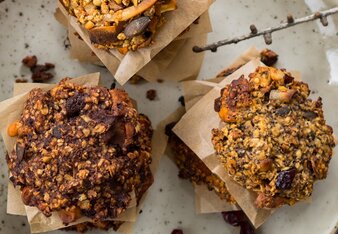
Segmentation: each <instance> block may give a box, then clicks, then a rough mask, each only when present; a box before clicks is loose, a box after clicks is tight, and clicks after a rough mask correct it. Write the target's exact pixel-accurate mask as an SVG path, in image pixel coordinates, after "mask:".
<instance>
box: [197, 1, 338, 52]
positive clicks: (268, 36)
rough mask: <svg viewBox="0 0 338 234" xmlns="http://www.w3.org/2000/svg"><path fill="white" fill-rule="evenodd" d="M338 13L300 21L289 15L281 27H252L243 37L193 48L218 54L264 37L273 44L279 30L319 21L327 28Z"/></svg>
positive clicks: (332, 11) (328, 12) (336, 9)
mask: <svg viewBox="0 0 338 234" xmlns="http://www.w3.org/2000/svg"><path fill="white" fill-rule="evenodd" d="M336 13H338V7H334V8H331V9H328V10H325V11H319V12H316V13H314V14H312V15H308V16H305V17H303V18H298V19H294V18H293V16H292V15H288V16H287V20H286V21H285V22H282V23H281V24H280V25H278V26H276V27H270V28H266V29H264V30H260V31H259V30H257V28H256V26H255V25H253V24H252V25H250V31H251V32H250V33H249V34H247V35H243V36H240V37H235V38H232V39H226V40H222V41H218V42H215V43H212V44H209V45H206V46H204V47H199V46H194V47H193V51H194V52H196V53H199V52H203V51H206V50H210V51H212V52H216V51H217V48H218V47H221V46H224V45H229V44H237V43H238V42H240V41H244V40H247V39H250V38H253V37H258V36H263V37H264V41H265V43H266V44H267V45H269V44H271V43H272V33H273V32H276V31H279V30H283V29H285V28H289V27H293V26H295V25H298V24H302V23H306V22H310V21H314V20H317V19H319V20H320V22H321V23H322V25H323V26H324V27H326V26H327V25H328V21H327V16H329V15H333V14H336Z"/></svg>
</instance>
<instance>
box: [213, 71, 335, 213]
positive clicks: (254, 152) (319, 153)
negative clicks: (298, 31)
mask: <svg viewBox="0 0 338 234" xmlns="http://www.w3.org/2000/svg"><path fill="white" fill-rule="evenodd" d="M309 94H310V90H309V87H308V85H307V84H305V83H303V82H300V81H295V80H294V78H293V77H292V75H291V74H290V73H289V72H287V71H285V70H279V69H276V68H272V67H259V68H257V70H256V71H255V72H254V73H252V74H250V75H249V79H246V78H245V77H244V76H242V77H240V78H239V79H237V80H234V81H233V82H231V84H229V85H227V86H226V87H225V88H224V89H222V91H221V96H220V97H219V98H217V99H216V100H215V111H216V112H218V114H219V117H220V119H221V120H222V124H221V127H220V128H219V129H213V130H212V142H213V144H214V147H215V150H216V154H217V156H218V157H219V158H220V159H221V160H222V162H223V164H224V167H225V169H226V170H227V172H228V173H229V175H230V177H231V178H232V179H233V180H235V181H236V182H238V183H239V184H241V185H242V186H244V187H245V188H247V189H249V190H252V191H254V192H256V193H257V194H258V197H257V200H256V204H257V206H258V207H260V208H275V207H279V206H281V205H284V204H289V205H292V204H294V203H296V202H298V201H301V200H304V199H307V198H308V197H310V196H311V193H312V190H313V184H314V182H315V181H317V180H321V179H324V178H325V177H326V175H327V171H328V166H329V162H330V159H331V157H332V151H333V150H332V149H333V147H334V146H335V142H334V137H333V130H332V128H331V127H330V126H328V125H326V122H325V119H324V116H323V110H322V101H321V98H319V99H318V100H317V101H312V100H311V99H309Z"/></svg>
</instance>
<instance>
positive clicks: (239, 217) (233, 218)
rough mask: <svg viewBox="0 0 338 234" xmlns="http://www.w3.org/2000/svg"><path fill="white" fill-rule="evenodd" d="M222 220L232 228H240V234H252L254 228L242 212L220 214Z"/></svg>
mask: <svg viewBox="0 0 338 234" xmlns="http://www.w3.org/2000/svg"><path fill="white" fill-rule="evenodd" d="M222 215H223V218H224V220H225V221H226V222H227V223H229V224H231V225H232V226H240V227H241V232H240V234H254V233H255V228H254V227H253V226H252V224H251V223H250V221H249V219H248V217H247V216H246V215H245V213H244V212H243V211H242V210H236V211H227V212H222Z"/></svg>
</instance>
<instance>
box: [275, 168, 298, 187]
mask: <svg viewBox="0 0 338 234" xmlns="http://www.w3.org/2000/svg"><path fill="white" fill-rule="evenodd" d="M295 175H296V168H291V169H289V170H286V171H281V172H279V173H278V176H277V180H276V188H277V189H280V190H284V189H290V188H291V186H292V181H293V179H294V178H295Z"/></svg>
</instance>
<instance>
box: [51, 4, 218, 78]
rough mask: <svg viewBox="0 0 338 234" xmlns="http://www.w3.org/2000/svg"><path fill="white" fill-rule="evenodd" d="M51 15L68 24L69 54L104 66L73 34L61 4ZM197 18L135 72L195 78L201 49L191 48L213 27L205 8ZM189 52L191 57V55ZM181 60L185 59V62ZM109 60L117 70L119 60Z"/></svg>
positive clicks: (82, 60) (157, 76) (205, 38)
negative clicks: (198, 51)
mask: <svg viewBox="0 0 338 234" xmlns="http://www.w3.org/2000/svg"><path fill="white" fill-rule="evenodd" d="M54 16H55V18H56V20H58V21H59V22H60V23H61V24H62V25H64V26H65V27H66V28H68V38H69V41H70V45H71V46H70V48H69V52H70V57H71V58H73V59H77V60H79V61H80V62H86V63H93V64H97V65H101V66H104V64H103V63H102V62H101V61H100V59H99V58H98V57H97V56H96V55H95V54H94V52H93V51H92V50H91V48H90V47H88V45H87V44H86V43H85V41H84V40H82V39H81V38H80V37H79V36H78V35H76V34H77V33H76V31H75V29H74V28H73V27H72V26H71V25H70V24H68V25H67V23H68V21H67V18H66V16H65V15H63V14H62V12H61V10H60V8H57V9H56V11H55V13H54ZM197 22H198V23H193V24H192V25H190V26H189V27H188V28H187V29H186V31H185V32H184V33H183V34H182V35H181V36H179V37H177V38H176V39H175V40H174V41H172V42H171V43H170V44H169V45H168V46H167V47H165V48H164V49H163V50H162V51H161V52H159V53H158V54H157V55H156V56H155V57H154V58H153V59H152V60H151V61H150V62H149V63H148V64H146V65H145V66H144V67H143V68H142V69H141V70H140V71H138V72H137V73H136V74H137V75H140V76H142V77H143V78H144V79H146V80H147V81H150V82H154V81H156V80H158V79H161V80H174V81H181V80H187V79H194V78H195V77H196V76H197V74H198V72H199V70H200V68H201V65H202V62H203V58H204V53H198V54H196V53H193V52H192V49H191V48H192V47H193V46H194V45H197V44H205V43H206V41H207V33H209V32H211V31H212V27H211V22H210V17H209V13H208V12H205V13H203V14H202V15H201V16H200V18H199V19H198V21H197ZM192 56H193V57H194V59H191V57H192ZM181 61H188V63H182V62H181ZM110 63H111V64H112V65H111V67H112V68H111V69H113V67H115V70H117V68H118V66H119V63H120V60H119V59H118V58H116V57H115V56H112V57H111V59H110ZM175 71H179V72H175Z"/></svg>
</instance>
